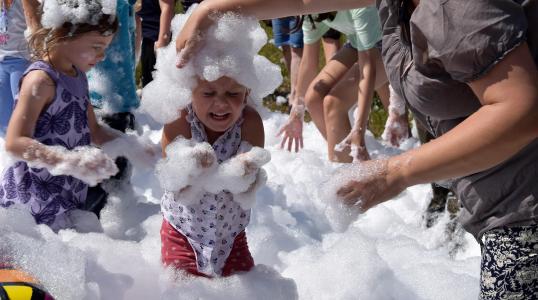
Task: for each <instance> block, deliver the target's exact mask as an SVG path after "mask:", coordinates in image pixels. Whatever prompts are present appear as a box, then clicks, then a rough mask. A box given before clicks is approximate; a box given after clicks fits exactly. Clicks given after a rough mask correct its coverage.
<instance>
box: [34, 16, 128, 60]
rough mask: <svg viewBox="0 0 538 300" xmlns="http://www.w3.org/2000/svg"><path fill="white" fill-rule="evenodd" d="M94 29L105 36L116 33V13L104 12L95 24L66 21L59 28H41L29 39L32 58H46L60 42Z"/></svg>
mask: <svg viewBox="0 0 538 300" xmlns="http://www.w3.org/2000/svg"><path fill="white" fill-rule="evenodd" d="M92 31H96V32H99V33H100V34H101V35H104V36H107V35H112V34H115V33H116V31H118V19H117V18H116V16H114V15H107V14H103V15H102V16H101V17H100V18H99V21H98V22H97V24H95V25H93V24H88V23H83V24H72V23H70V22H65V23H64V24H63V25H62V26H60V27H57V28H40V29H38V30H36V31H35V32H34V33H33V34H32V35H31V36H30V39H29V41H28V47H29V49H30V55H31V57H32V60H40V59H44V58H45V57H46V56H48V54H49V52H50V51H51V50H53V49H54V48H56V47H58V45H59V44H60V42H62V41H65V40H69V39H74V38H77V37H78V36H80V35H81V34H84V33H88V32H92Z"/></svg>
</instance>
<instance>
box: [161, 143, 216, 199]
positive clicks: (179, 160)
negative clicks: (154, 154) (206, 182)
mask: <svg viewBox="0 0 538 300" xmlns="http://www.w3.org/2000/svg"><path fill="white" fill-rule="evenodd" d="M216 165H217V157H216V155H215V151H214V150H213V148H212V147H211V145H209V144H208V143H196V142H194V141H192V140H187V139H185V138H183V137H180V138H178V139H176V140H174V141H173V142H172V143H170V144H169V145H168V147H167V148H166V158H163V159H161V160H160V161H159V162H158V163H157V168H156V169H157V177H158V179H159V182H160V183H161V186H162V187H163V188H164V189H166V190H168V191H180V190H181V189H183V188H185V187H186V186H189V185H192V186H201V185H202V183H201V181H203V179H205V178H209V177H210V176H211V174H212V171H213V170H214V169H215V168H216Z"/></svg>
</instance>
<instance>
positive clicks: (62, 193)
mask: <svg viewBox="0 0 538 300" xmlns="http://www.w3.org/2000/svg"><path fill="white" fill-rule="evenodd" d="M95 3H96V5H98V6H99V7H98V8H97V9H96V11H95V12H88V16H91V17H89V18H88V20H82V21H81V20H78V21H77V20H66V21H65V22H64V23H63V24H61V25H60V26H54V27H51V28H42V29H40V30H38V31H36V32H35V33H34V34H33V36H32V38H31V40H30V48H31V51H32V54H33V56H34V57H35V58H36V59H38V60H37V61H35V62H34V63H33V64H32V65H30V67H29V68H28V69H27V70H26V72H25V73H24V76H23V78H22V80H21V84H20V93H19V96H18V99H17V100H16V106H15V110H14V112H13V116H12V118H11V121H10V123H9V126H8V130H7V136H6V150H7V151H8V152H10V153H11V154H12V155H14V156H15V157H16V158H17V159H21V160H20V161H17V162H15V163H14V164H13V165H11V166H9V167H7V168H6V169H5V170H4V173H3V175H2V181H1V183H0V205H1V206H4V207H8V206H12V205H15V206H19V207H22V208H24V209H27V210H28V211H30V213H31V214H32V215H33V216H34V218H35V220H36V222H37V223H38V224H47V225H48V226H50V227H51V228H52V229H53V230H54V231H57V230H59V229H62V228H69V227H74V225H75V224H74V222H73V220H72V219H73V212H74V211H75V210H77V209H84V207H85V206H86V203H85V202H86V191H87V188H88V183H90V184H96V182H98V181H100V180H102V179H104V178H107V177H109V176H111V175H113V174H114V173H115V172H117V169H116V167H115V165H114V163H113V161H112V159H111V158H109V157H108V156H107V155H105V154H104V152H103V151H101V150H100V149H97V148H91V147H89V145H90V144H91V143H93V144H97V145H101V144H103V143H105V142H107V141H110V140H112V139H114V138H116V137H118V134H117V133H115V132H113V131H110V130H108V129H106V128H103V127H102V126H100V125H99V124H98V123H97V121H96V118H95V115H94V112H93V109H92V106H91V105H90V103H89V100H88V82H87V79H86V75H85V72H86V71H88V70H89V69H90V68H92V67H93V66H94V65H95V64H97V63H98V62H99V61H101V60H102V59H103V58H104V52H105V49H106V48H107V46H108V45H109V44H110V42H111V40H112V38H113V36H114V33H115V32H116V30H117V28H118V22H117V20H116V18H115V16H114V15H109V14H106V13H105V12H104V11H105V10H104V9H102V7H100V4H98V2H95ZM45 27H46V26H45ZM81 149H85V150H81ZM81 179H82V180H81Z"/></svg>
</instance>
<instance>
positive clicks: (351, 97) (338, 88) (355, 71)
mask: <svg viewBox="0 0 538 300" xmlns="http://www.w3.org/2000/svg"><path fill="white" fill-rule="evenodd" d="M359 79H360V72H359V64H358V63H355V64H353V66H352V67H351V68H350V69H349V70H348V71H347V72H346V73H345V74H344V76H343V77H342V78H341V79H340V80H339V81H338V82H337V83H336V84H335V85H334V87H333V88H332V89H331V90H330V92H329V94H327V96H328V97H329V98H331V99H332V101H335V102H337V103H335V104H337V106H338V109H339V110H341V111H348V110H349V109H351V107H353V105H355V104H357V98H358V93H359Z"/></svg>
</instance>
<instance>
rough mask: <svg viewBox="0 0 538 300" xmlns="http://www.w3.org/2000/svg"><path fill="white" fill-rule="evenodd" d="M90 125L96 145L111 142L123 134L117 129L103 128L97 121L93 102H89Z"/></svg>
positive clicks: (93, 141)
mask: <svg viewBox="0 0 538 300" xmlns="http://www.w3.org/2000/svg"><path fill="white" fill-rule="evenodd" d="M87 114H88V127H89V128H90V135H91V138H92V143H93V144H95V145H103V144H104V143H106V142H110V141H112V140H113V139H115V138H118V137H119V136H120V135H121V132H119V131H118V132H116V131H115V130H107V129H108V128H107V129H105V128H103V126H101V125H100V124H99V122H97V117H96V116H95V112H94V110H93V106H92V105H91V103H88V113H87Z"/></svg>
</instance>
